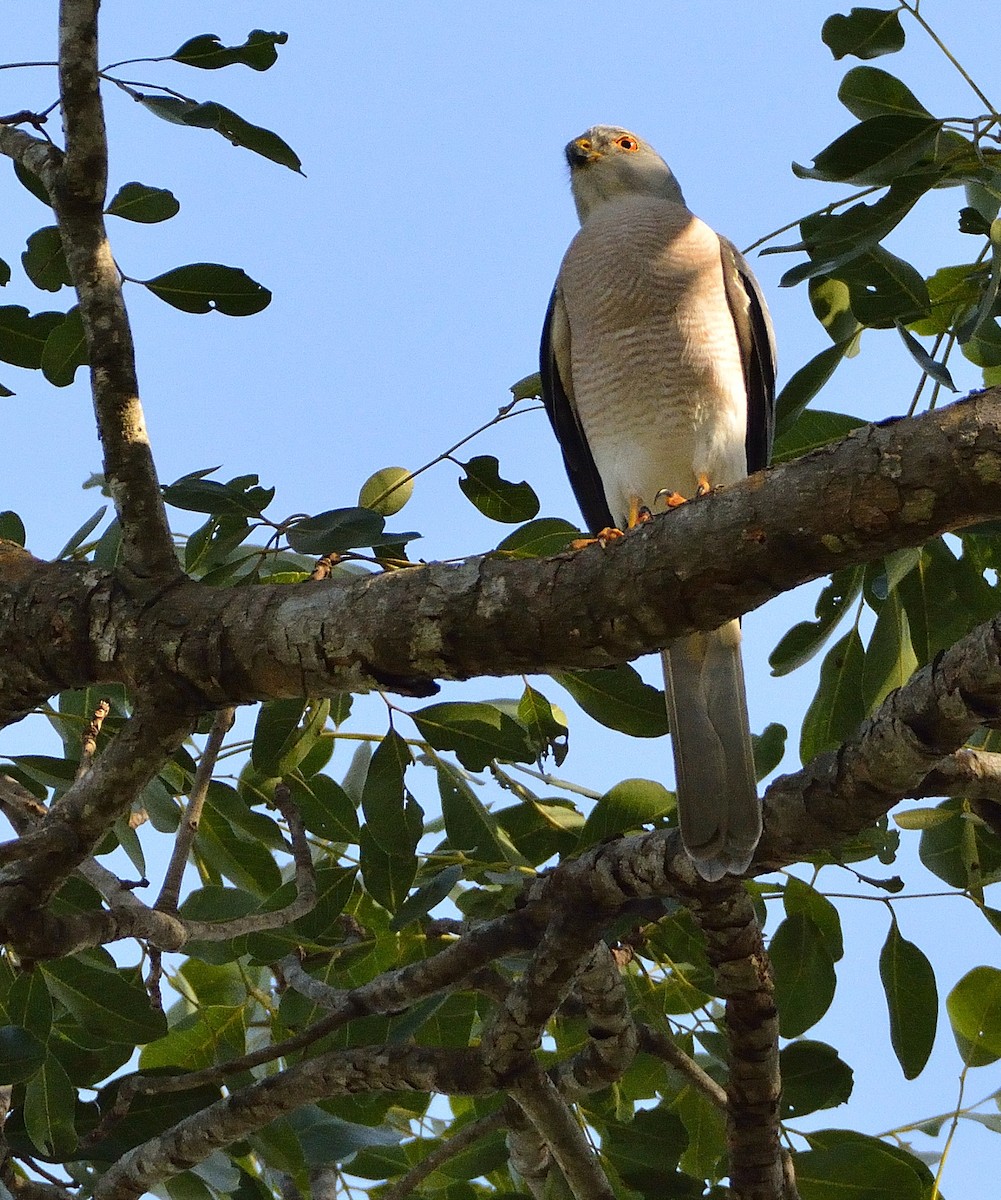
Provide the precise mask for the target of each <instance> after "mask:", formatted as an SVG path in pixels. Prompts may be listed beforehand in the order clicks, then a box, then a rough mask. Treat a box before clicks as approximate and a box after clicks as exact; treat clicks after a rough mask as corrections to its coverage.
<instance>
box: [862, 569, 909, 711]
mask: <svg viewBox="0 0 1001 1200" xmlns="http://www.w3.org/2000/svg"><path fill="white" fill-rule="evenodd" d="M917 666H918V660H917V655H916V654H915V653H914V648H913V646H912V645H911V629H910V625H909V624H908V621H907V612H906V610H905V609H904V605H903V603H902V601H901V598H900V593H899V591H898V590H896V589H894V590H893V591H892V592H890V594H889V596H888V597H887V599H886V600H884V601H883V603H882V604H881V605H880V608H879V615H878V616H877V617H876V625H875V627H874V629H873V631H872V636H871V637H870V638H869V645H868V646H867V648H866V652H865V664H864V666H863V668H862V696H863V699H864V701H865V704H866V706H867V710H868V711H869V712H873V711H874V710H875V709H876V708H877V707H878V706H879V705H880V704H882V702H883V701H884V700H885V699H886V697H887V696H888V695H889V694H890V692H892V691H893V690H894V689H896V688H898V687H902V686H903V685H904V684H905V683H906V682H907V680H908V679H910V677H911V675H912V674H913V673H914V671H915V670H916V669H917Z"/></svg>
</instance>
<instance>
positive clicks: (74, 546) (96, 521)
mask: <svg viewBox="0 0 1001 1200" xmlns="http://www.w3.org/2000/svg"><path fill="white" fill-rule="evenodd" d="M107 511H108V506H107V505H106V504H102V505H101V507H100V508H99V509H98V510H97V512H96V513H94V514H93V516H90V517H88V518H87V520H86V521H84V523H83V524H82V525H81V526H80V528H79V529H78V530H77V531H76V533H74V534H73V536H72V537H71V538H70V540H69V541H68V542H67V543H66V545H65V546H63V548H62V549H61V550H60V551H59V553H58V554H57V555H56V558H69V557H70V556H71V555H72V554H73V553H74V552H75V551H76V550H79V548H80V547H81V546H82V545H83V543H84V542H85V541H86V540H87V538H88V537H90V535H91V534H92V533H93V532H94V530H95V529H96V528H97V527H98V525H100V523H101V519H102V517H103V516H104V514H105V513H106V512H107Z"/></svg>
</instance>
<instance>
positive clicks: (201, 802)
mask: <svg viewBox="0 0 1001 1200" xmlns="http://www.w3.org/2000/svg"><path fill="white" fill-rule="evenodd" d="M235 719H236V709H234V708H221V709H220V710H219V711H218V712H217V713H216V715H215V720H214V721H213V722H212V729H211V731H210V733H209V736H208V738H207V739H206V742H205V746H204V748H203V750H202V756H201V758H200V759H199V760H198V769H197V770H196V771H195V780H194V783H193V784H192V785H191V794H190V795H189V796H188V803H187V806H186V807H185V810H184V816H183V817H182V818H181V823H180V825H179V826H178V828H177V835H176V837H175V838H174V852H173V854H172V855H171V856H170V863H169V864H168V866H167V870H166V871H165V872H164V877H163V886H162V887H161V889H160V895H159V896H158V897H157V901H156V905H155V907H156V908H157V909H159V911H160V912H176V911H177V901H178V897H179V896H180V894H181V880H182V879H183V878H184V869H185V867H187V865H188V855H189V854H190V853H191V846H192V844H193V842H194V840H195V834H196V833H197V832H198V822H199V821H200V820H201V816H202V809H203V807H204V806H205V797H206V796H207V795H208V794H209V784H210V783H211V782H212V772H213V771H214V770H215V765H216V760H217V759H218V758H219V751H220V750H221V749H222V744H223V742H224V740H225V738H226V734H227V733H229V731H230V730H231V729H232V728H233V722H234V720H235Z"/></svg>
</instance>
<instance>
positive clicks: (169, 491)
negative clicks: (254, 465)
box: [163, 467, 275, 517]
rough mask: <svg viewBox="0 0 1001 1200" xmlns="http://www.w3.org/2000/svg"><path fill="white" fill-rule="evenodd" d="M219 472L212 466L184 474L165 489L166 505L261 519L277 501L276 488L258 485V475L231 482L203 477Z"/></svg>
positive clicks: (195, 510) (217, 515) (189, 510)
mask: <svg viewBox="0 0 1001 1200" xmlns="http://www.w3.org/2000/svg"><path fill="white" fill-rule="evenodd" d="M215 470H218V468H217V467H209V468H208V469H207V470H204V471H193V472H192V473H191V474H190V475H183V476H182V477H181V478H180V479H178V480H177V481H176V482H175V483H171V484H168V486H167V487H165V488H164V489H163V498H164V500H165V502H166V503H167V504H169V505H171V506H172V507H173V508H180V509H184V511H186V512H203V513H211V514H212V515H213V516H216V517H223V516H242V517H258V516H260V515H261V513H262V512H263V511H264V509H265V508H267V506H268V505H269V504H270V503H271V501H272V500H273V499H274V494H275V489H274V488H262V487H258V486H257V482H258V477H257V476H256V475H242V476H238V477H237V478H236V479H232V480H230V482H229V483H220V482H219V481H218V480H216V479H205V478H203V476H205V475H208V474H210V473H211V472H212V471H215Z"/></svg>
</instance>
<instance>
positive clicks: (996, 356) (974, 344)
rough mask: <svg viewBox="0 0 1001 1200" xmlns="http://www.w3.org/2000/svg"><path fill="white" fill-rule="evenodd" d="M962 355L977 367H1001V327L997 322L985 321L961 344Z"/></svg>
mask: <svg viewBox="0 0 1001 1200" xmlns="http://www.w3.org/2000/svg"><path fill="white" fill-rule="evenodd" d="M961 346H962V351H963V355H964V357H965V358H968V359H969V360H970V362H972V363H976V365H977V366H978V367H998V366H1001V327H999V326H998V323H997V321H985V322H984V323H983V324H980V325H977V327H976V328H975V329H974V330H973V331H972V332H971V333H970V334H969V335H968V336H966V337H965V338H964V339H963V340H962V343H961Z"/></svg>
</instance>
